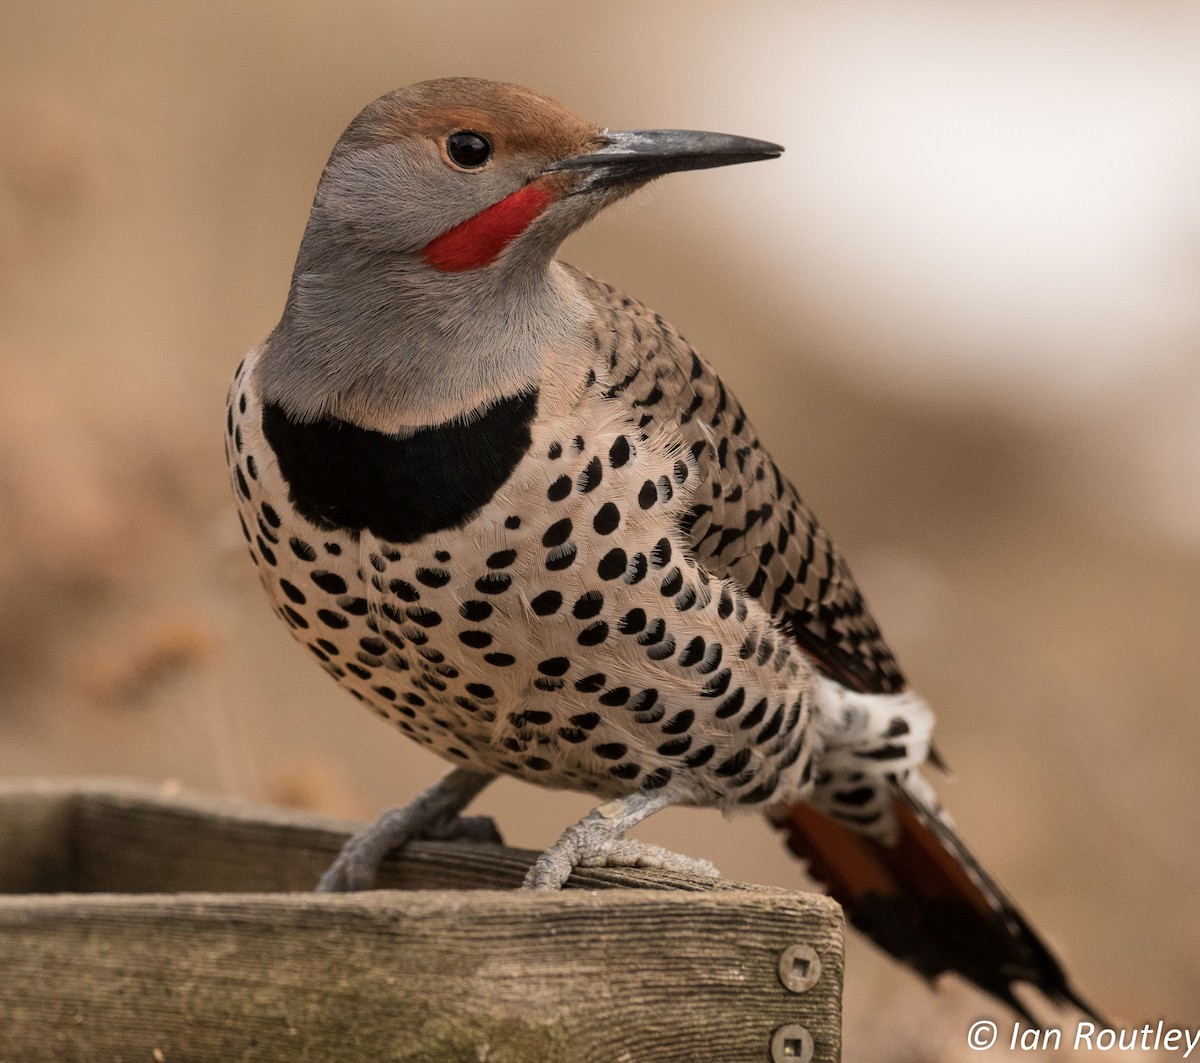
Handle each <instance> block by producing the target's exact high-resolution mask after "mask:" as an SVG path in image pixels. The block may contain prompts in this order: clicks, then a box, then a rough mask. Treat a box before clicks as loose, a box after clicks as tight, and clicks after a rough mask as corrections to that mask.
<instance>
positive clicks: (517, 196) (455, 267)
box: [422, 184, 554, 273]
mask: <svg viewBox="0 0 1200 1063" xmlns="http://www.w3.org/2000/svg"><path fill="white" fill-rule="evenodd" d="M553 199H554V196H553V195H552V194H551V193H550V192H549V191H547V190H546V189H545V188H544V187H542V186H541V185H537V184H528V185H526V186H525V187H524V188H519V189H517V191H516V192H514V193H513V194H512V195H510V196H506V197H505V198H504V199H502V200H500V202H499V203H493V204H492V205H491V206H490V207H488V208H487V209H486V210H481V211H480V212H479V213H478V214H476V215H475V216H474V217H473V218H468V219H467V220H466V221H464V222H459V223H458V224H457V225H456V226H454V228H453V229H447V230H446V231H445V232H444V233H442V235H441V236H439V237H437V238H436V239H434V240H431V241H430V242H429V243H428V244H426V245H425V250H424V251H423V252H422V253H423V254H424V256H425V261H426V262H428V263H429V264H430V265H431V266H433V268H434V269H440V270H443V271H444V272H447V273H461V272H462V271H464V270H468V269H478V268H479V267H480V266H486V265H488V263H490V262H494V261H495V260H496V257H497V256H498V255H499V254H500V252H501V251H503V250H504V249H505V248H506V247H507V246H508V245H509V244H510V243H512V242H513V240H515V239H516V238H517V237H518V236H520V235H521V233H523V232H524V231H525V230H526V229H527V228H528V227H529V225H530V223H531V222H532V221H533V220H534V218H536V217H537V216H538V215H539V214H541V213H542V211H543V210H545V209H546V208H547V207H548V206H549V205H550V203H551V202H552V201H553Z"/></svg>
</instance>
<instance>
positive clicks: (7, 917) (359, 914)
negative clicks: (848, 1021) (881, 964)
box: [0, 782, 843, 1063]
mask: <svg viewBox="0 0 1200 1063" xmlns="http://www.w3.org/2000/svg"><path fill="white" fill-rule="evenodd" d="M345 835H346V829H345V825H342V824H338V823H337V822H335V821H331V820H327V819H323V818H321V817H316V816H312V815H308V814H304V813H293V812H281V811H279V810H272V809H263V808H256V807H253V806H249V805H244V804H240V803H235V802H230V801H225V800H215V799H212V798H204V797H198V796H196V795H179V796H164V795H161V794H157V793H155V792H154V791H153V790H151V789H149V788H146V787H138V786H131V785H128V784H113V783H110V782H98V783H94V784H88V785H81V784H78V783H76V784H73V785H72V784H66V785H63V784H40V785H34V784H23V785H13V784H9V785H6V786H0V889H2V890H4V891H6V892H7V894H8V895H7V896H0V1026H2V1031H0V1061H8V1060H12V1061H13V1063H16V1061H21V1063H25V1061H41V1060H47V1061H50V1060H54V1061H58V1060H76V1059H78V1060H92V1059H96V1060H114V1059H118V1058H120V1059H123V1060H150V1059H158V1058H159V1056H161V1057H162V1059H163V1060H165V1061H167V1063H171V1061H176V1060H213V1061H218V1060H219V1061H222V1063H225V1061H228V1060H255V1061H259V1060H261V1061H267V1060H294V1059H311V1060H321V1061H325V1060H328V1061H331V1063H339V1061H347V1063H349V1061H361V1060H370V1061H375V1060H395V1061H405V1063H408V1061H418V1060H420V1061H425V1060H428V1061H430V1063H441V1061H451V1060H453V1061H460V1060H461V1061H468V1060H470V1061H482V1060H488V1061H491V1063H507V1061H540V1060H547V1061H559V1060H561V1061H564V1063H566V1061H571V1063H593V1061H594V1063H611V1061H614V1060H627V1061H629V1063H640V1061H666V1060H681V1061H688V1060H711V1061H714V1063H737V1061H740V1060H756V1061H762V1060H768V1059H770V1058H771V1057H770V1054H769V1045H770V1042H771V1037H772V1034H773V1033H774V1031H775V1030H776V1029H777V1028H778V1027H780V1026H782V1025H788V1024H793V1023H798V1024H801V1025H803V1026H804V1027H805V1028H806V1029H807V1030H808V1031H809V1032H810V1033H811V1034H812V1038H813V1042H814V1046H815V1053H814V1056H813V1058H814V1059H815V1060H818V1061H833V1060H837V1059H838V1058H839V1051H840V995H841V984H842V934H843V924H842V917H841V912H840V909H838V907H837V906H836V905H835V904H834V903H833V902H831V901H829V900H828V899H827V898H824V897H819V896H813V895H809V894H802V893H791V892H787V891H779V890H762V889H755V888H751V887H746V886H739V885H736V884H728V883H720V884H718V887H717V888H715V889H709V888H706V884H705V883H701V882H698V881H695V880H689V879H687V878H686V877H683V876H677V875H665V874H658V873H654V872H649V871H637V870H621V871H617V870H614V869H596V870H593V871H589V872H587V874H586V875H580V876H577V877H574V878H573V879H572V883H571V885H572V886H574V887H577V888H573V889H568V890H566V891H564V892H563V893H561V894H551V895H545V894H533V893H524V892H521V891H517V890H513V889H509V888H508V887H511V886H514V885H516V884H517V883H519V881H520V878H521V875H522V874H523V873H524V870H525V868H526V867H527V865H528V862H529V860H530V859H532V855H533V854H530V853H525V852H521V851H519V850H511V849H505V848H503V847H499V846H467V845H460V844H453V843H433V842H429V843H419V844H416V845H414V846H412V847H411V849H410V850H409V851H407V852H406V853H405V854H404V855H403V856H402V857H401V858H400V859H398V860H396V861H394V862H392V863H391V864H390V865H389V868H388V875H387V882H388V885H390V886H394V887H397V888H395V889H387V890H375V891H371V892H367V893H359V894H350V895H341V896H318V895H315V894H312V893H310V892H297V891H307V890H308V889H310V888H311V885H312V883H313V882H314V881H315V880H316V877H317V876H318V875H319V873H320V871H321V870H322V869H323V867H324V865H325V864H326V863H328V861H329V859H330V858H331V857H332V855H333V853H334V852H336V850H337V848H338V847H339V846H340V844H341V842H342V841H343V840H344V838H345ZM434 887H436V888H434ZM612 887H621V888H612ZM797 944H804V945H808V946H810V947H811V948H812V949H813V950H814V951H815V952H816V954H817V956H818V957H819V959H820V963H821V976H820V978H819V979H818V980H817V982H816V984H815V985H814V986H813V987H812V988H811V989H809V990H807V991H805V992H803V993H794V992H791V991H789V990H787V989H786V988H785V987H784V985H783V984H782V982H781V981H780V977H779V960H780V956H781V954H782V953H783V951H784V950H785V949H787V948H788V947H789V946H792V945H797ZM156 1050H157V1054H156Z"/></svg>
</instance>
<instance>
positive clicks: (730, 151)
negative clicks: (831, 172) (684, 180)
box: [546, 129, 783, 193]
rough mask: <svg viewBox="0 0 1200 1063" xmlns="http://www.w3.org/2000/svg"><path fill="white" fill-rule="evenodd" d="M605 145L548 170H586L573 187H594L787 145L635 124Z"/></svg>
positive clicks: (757, 155)
mask: <svg viewBox="0 0 1200 1063" xmlns="http://www.w3.org/2000/svg"><path fill="white" fill-rule="evenodd" d="M604 137H605V139H606V140H607V141H608V143H607V144H605V145H604V147H602V148H599V149H597V150H596V151H591V152H588V154H586V155H573V156H571V157H570V158H567V159H560V160H559V161H558V162H554V163H551V164H550V165H549V166H547V167H546V172H547V173H549V172H554V171H561V170H582V171H584V172H585V173H586V174H587V176H586V177H584V178H583V179H582V180H581V181H580V182H579V184H578V185H577V186H576V187H575V188H574V189H573V193H574V192H590V191H593V190H595V189H598V188H609V187H611V186H612V185H621V184H626V183H629V182H635V181H648V180H650V179H651V178H653V177H659V176H661V175H662V174H665V173H675V172H676V171H677V170H705V169H708V168H709V167H712V166H732V165H733V164H734V163H738V162H756V161H758V160H759V159H774V158H777V157H778V156H779V155H781V154H783V148H781V147H780V146H779V145H778V144H771V143H769V142H768V141H766V140H753V139H751V138H750V137H737V136H731V135H730V134H728V133H702V132H699V131H698V130H694V129H632V130H628V131H626V132H618V133H605V134H604Z"/></svg>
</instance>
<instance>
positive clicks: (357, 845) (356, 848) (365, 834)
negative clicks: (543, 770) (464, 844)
mask: <svg viewBox="0 0 1200 1063" xmlns="http://www.w3.org/2000/svg"><path fill="white" fill-rule="evenodd" d="M494 778H495V776H494V775H488V774H486V773H484V772H478V771H467V770H466V769H465V768H455V769H454V770H453V771H452V772H450V774H449V775H446V776H445V777H443V778H442V779H439V780H438V781H437V782H436V783H434V784H433V785H432V786H431V787H430V788H429V789H428V790H426V791H425V792H424V793H423V794H421V795H420V796H419V797H416V798H414V799H413V800H412V801H411V802H410V803H409V804H407V805H404V806H403V807H402V808H391V809H388V811H386V812H385V813H384V814H383V815H382V816H380V817H379V818H378V819H377V820H376V821H375V822H374V823H372V824H371V825H370V826H369V827H366V828H365V829H363V830H361V831H359V832H358V833H357V834H356V835H354V837H352V838H351V839H350V840H349V841H348V842H346V844H345V845H344V846H342V851H341V852H340V853H339V854H338V858H337V859H336V860H335V861H334V862H333V865H332V866H331V867H330V868H329V870H328V871H326V872H325V874H324V875H322V876H321V881H320V882H319V883H317V892H318V893H345V892H348V891H350V890H367V889H370V888H371V887H372V886H373V885H374V884H375V877H376V875H377V874H378V873H379V865H380V864H382V863H383V860H384V857H386V856H387V854H388V853H390V852H391V851H392V850H393V849H399V848H400V847H401V846H403V845H405V844H406V843H408V842H410V841H412V840H413V839H414V838H437V839H439V840H443V841H450V840H456V839H460V838H461V839H468V840H470V841H488V842H500V840H501V839H500V833H499V831H497V830H496V825H495V824H494V823H493V822H492V821H491V820H490V819H489V818H488V817H487V816H468V817H466V818H463V817H460V816H459V814H458V813H459V812H460V811H462V809H464V808H466V807H467V805H469V804H470V803H471V801H472V800H474V798H475V797H476V796H477V795H478V794H479V792H480V791H481V790H482V789H483V788H484V787H485V786H487V784H488V783H490V782H491V781H492V780H493V779H494Z"/></svg>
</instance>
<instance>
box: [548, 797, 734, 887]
mask: <svg viewBox="0 0 1200 1063" xmlns="http://www.w3.org/2000/svg"><path fill="white" fill-rule="evenodd" d="M670 803H671V802H670V800H669V799H668V798H665V797H663V796H661V795H653V794H629V795H628V796H627V797H618V798H617V799H616V800H614V801H609V802H608V803H607V804H603V805H601V806H600V807H599V808H597V809H595V810H594V811H592V812H589V813H588V814H587V815H586V816H584V817H583V819H581V820H580V821H579V822H578V823H576V824H575V825H574V826H572V827H568V828H567V829H566V831H565V832H564V833H563V836H562V837H561V838H559V839H558V842H557V843H556V844H555V845H554V847H553V848H551V849H547V850H546V851H545V852H544V853H542V855H541V856H539V857H538V858H537V862H536V863H535V864H534V865H533V867H531V868H530V869H529V873H528V874H527V875H526V876H525V883H524V888H525V889H533V890H557V889H562V887H563V884H564V883H565V882H566V881H567V879H568V878H570V877H571V872H572V871H573V870H574V869H575V868H577V867H654V868H660V869H662V870H664V871H681V872H683V873H684V874H687V875H697V876H699V877H701V878H719V877H720V876H719V874H718V872H717V869H716V868H715V867H713V865H712V864H710V863H709V862H708V861H707V860H699V859H696V858H694V857H690V856H680V855H679V854H678V853H672V852H669V851H668V850H666V849H663V848H662V847H661V846H658V845H649V844H647V843H646V842H635V841H630V840H629V839H628V838H626V837H625V836H624V835H625V832H626V831H627V830H630V829H631V828H632V827H635V826H636V825H637V824H639V823H641V821H642V820H644V819H645V818H646V817H647V816H649V815H651V814H652V813H654V812H657V811H659V809H662V808H666V807H667V806H668V805H669V804H670Z"/></svg>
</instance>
